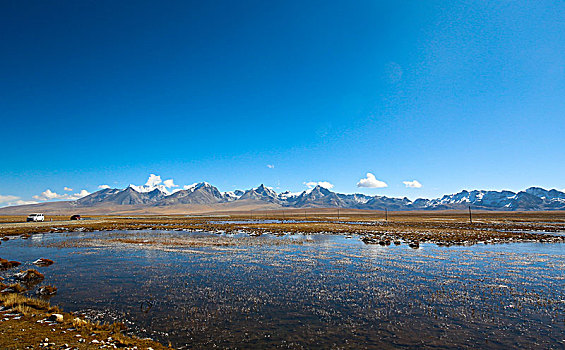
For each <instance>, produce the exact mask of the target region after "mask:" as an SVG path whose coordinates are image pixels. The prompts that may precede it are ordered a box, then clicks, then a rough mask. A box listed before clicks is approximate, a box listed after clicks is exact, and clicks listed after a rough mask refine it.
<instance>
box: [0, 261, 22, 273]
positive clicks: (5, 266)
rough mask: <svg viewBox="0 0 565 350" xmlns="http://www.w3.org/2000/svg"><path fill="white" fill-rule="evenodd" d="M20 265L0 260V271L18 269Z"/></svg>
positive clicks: (15, 262)
mask: <svg viewBox="0 0 565 350" xmlns="http://www.w3.org/2000/svg"><path fill="white" fill-rule="evenodd" d="M20 265H21V263H20V262H17V261H13V260H12V261H9V260H6V259H2V258H0V269H2V270H7V269H11V268H13V267H18V266H20Z"/></svg>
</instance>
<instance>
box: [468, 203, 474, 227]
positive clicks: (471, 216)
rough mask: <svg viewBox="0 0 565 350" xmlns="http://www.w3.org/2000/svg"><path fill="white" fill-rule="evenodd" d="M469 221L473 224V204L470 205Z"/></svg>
mask: <svg viewBox="0 0 565 350" xmlns="http://www.w3.org/2000/svg"><path fill="white" fill-rule="evenodd" d="M469 223H470V224H471V225H472V224H473V214H471V206H469Z"/></svg>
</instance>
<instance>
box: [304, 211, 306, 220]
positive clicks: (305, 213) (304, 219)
mask: <svg viewBox="0 0 565 350" xmlns="http://www.w3.org/2000/svg"><path fill="white" fill-rule="evenodd" d="M304 220H306V209H304Z"/></svg>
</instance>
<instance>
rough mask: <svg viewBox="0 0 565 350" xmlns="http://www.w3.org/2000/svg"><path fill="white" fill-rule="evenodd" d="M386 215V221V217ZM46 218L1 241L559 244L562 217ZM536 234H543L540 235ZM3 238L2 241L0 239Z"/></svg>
mask: <svg viewBox="0 0 565 350" xmlns="http://www.w3.org/2000/svg"><path fill="white" fill-rule="evenodd" d="M385 215H386V216H385ZM68 218H69V216H62V215H61V216H46V221H44V222H38V223H34V222H29V223H26V222H25V216H0V236H2V237H9V236H11V235H24V236H27V235H31V234H34V233H49V232H72V231H99V230H105V231H107V230H147V229H161V230H185V231H210V232H227V233H229V232H242V233H248V234H250V235H260V234H264V233H273V234H295V233H336V234H358V235H362V236H363V237H364V241H365V242H366V243H380V244H390V242H391V241H400V240H402V241H404V242H415V243H424V242H430V243H437V244H439V245H451V244H476V243H503V242H514V241H540V242H548V243H550V242H564V241H565V237H564V236H563V235H558V234H552V233H558V232H563V231H565V212H562V211H554V212H548V211H546V212H484V211H483V212H473V214H472V222H471V220H470V218H469V213H468V212H461V211H434V212H388V213H387V214H385V213H384V212H380V211H364V210H348V209H340V210H339V211H338V210H337V209H293V210H265V211H241V212H229V213H222V212H214V213H210V214H204V215H140V216H93V217H89V218H86V219H85V220H80V221H69V220H68ZM540 233H544V234H543V235H541V234H540ZM3 239H6V238H3Z"/></svg>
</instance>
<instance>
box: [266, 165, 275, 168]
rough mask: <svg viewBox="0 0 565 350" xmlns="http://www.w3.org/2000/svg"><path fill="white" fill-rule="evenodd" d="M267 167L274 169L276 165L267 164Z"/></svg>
mask: <svg viewBox="0 0 565 350" xmlns="http://www.w3.org/2000/svg"><path fill="white" fill-rule="evenodd" d="M267 168H269V169H274V168H275V166H274V165H273V164H267Z"/></svg>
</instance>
